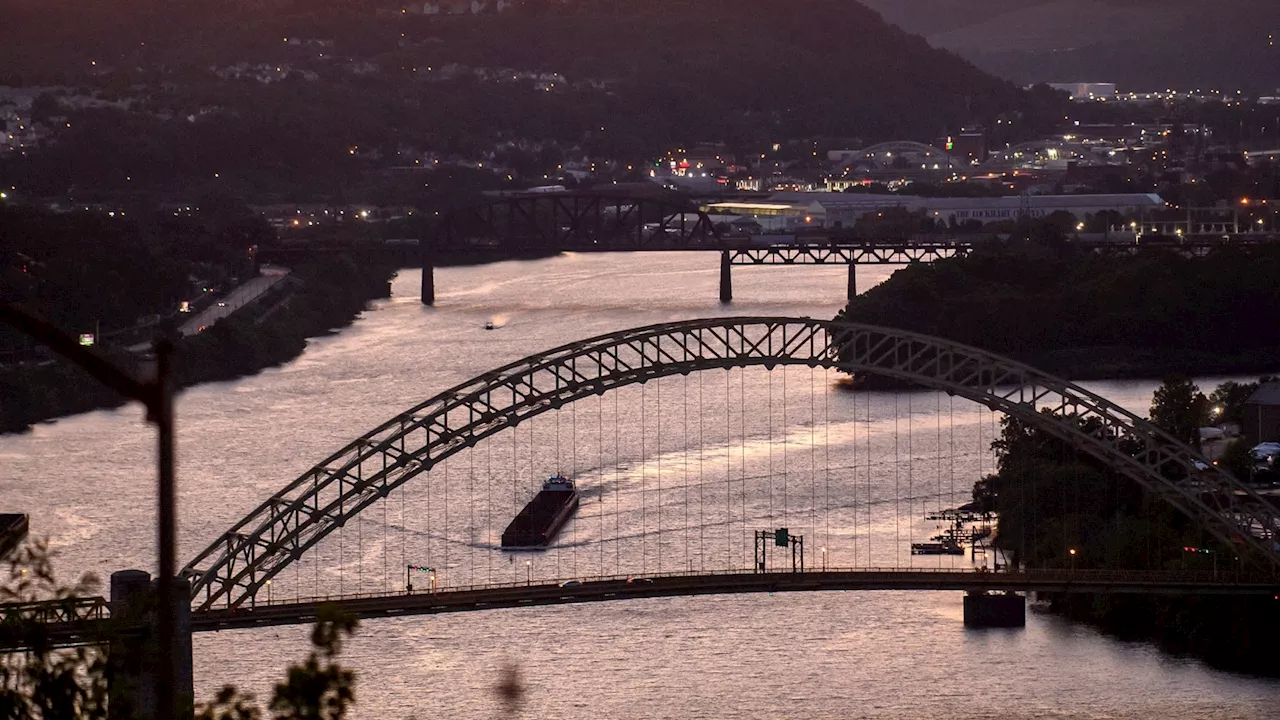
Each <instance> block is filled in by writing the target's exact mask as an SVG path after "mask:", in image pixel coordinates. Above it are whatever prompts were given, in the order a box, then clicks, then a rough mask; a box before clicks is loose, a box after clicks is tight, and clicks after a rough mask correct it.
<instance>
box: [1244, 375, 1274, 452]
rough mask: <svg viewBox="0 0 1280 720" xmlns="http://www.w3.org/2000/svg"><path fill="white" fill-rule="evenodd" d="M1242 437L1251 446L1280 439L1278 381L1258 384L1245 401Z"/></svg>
mask: <svg viewBox="0 0 1280 720" xmlns="http://www.w3.org/2000/svg"><path fill="white" fill-rule="evenodd" d="M1244 439H1245V442H1246V443H1248V444H1249V445H1250V446H1251V447H1252V446H1254V445H1258V444H1259V443H1265V442H1276V441H1280V382H1270V383H1265V384H1263V385H1260V386H1258V389H1257V390H1255V391H1254V392H1253V394H1252V395H1250V396H1249V399H1248V400H1246V401H1245V403H1244Z"/></svg>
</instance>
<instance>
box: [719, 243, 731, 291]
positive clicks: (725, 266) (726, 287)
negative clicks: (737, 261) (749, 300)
mask: <svg viewBox="0 0 1280 720" xmlns="http://www.w3.org/2000/svg"><path fill="white" fill-rule="evenodd" d="M720 302H722V303H730V302H733V262H732V261H731V260H730V259H729V251H728V250H721V251H720Z"/></svg>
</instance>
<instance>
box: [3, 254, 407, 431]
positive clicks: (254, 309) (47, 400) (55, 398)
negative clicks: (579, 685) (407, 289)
mask: <svg viewBox="0 0 1280 720" xmlns="http://www.w3.org/2000/svg"><path fill="white" fill-rule="evenodd" d="M394 275H395V268H394V267H393V266H391V265H387V264H382V263H378V262H370V261H368V260H363V261H360V262H357V261H355V260H353V259H352V258H350V257H348V256H345V255H333V256H328V257H322V258H316V259H313V260H311V261H309V262H307V263H305V264H303V265H301V266H299V267H296V268H294V271H293V276H294V277H295V278H296V279H297V281H298V282H296V283H293V286H292V287H290V288H289V289H287V290H284V291H281V292H278V293H274V294H272V295H271V296H269V297H266V298H263V299H262V300H260V301H259V302H257V303H255V304H254V305H253V306H251V307H246V308H245V309H243V310H241V311H240V312H237V313H236V314H234V315H232V316H230V317H227V318H225V319H223V320H221V321H219V322H218V323H217V324H215V325H213V326H212V327H210V328H209V329H207V330H205V331H204V332H201V333H199V334H197V335H193V336H191V337H187V338H183V339H181V340H179V341H178V343H177V354H176V359H175V368H176V376H177V382H178V386H179V387H180V388H185V387H190V386H192V385H196V384H199V383H204V382H216V381H221V380H231V379H234V378H237V377H243V376H245V375H251V374H254V373H257V372H260V371H262V370H264V369H266V368H269V367H275V366H278V365H281V364H284V363H286V362H289V361H290V360H293V359H294V358H296V357H298V356H299V355H301V354H302V352H303V350H304V349H306V346H307V340H308V339H309V338H313V337H319V336H322V335H327V334H330V333H332V332H334V331H335V330H336V329H338V328H342V327H345V326H347V325H349V324H351V323H352V322H353V321H354V320H355V318H356V316H358V315H359V314H360V313H361V312H362V311H363V310H365V309H366V308H367V307H368V303H369V302H370V301H371V300H374V299H378V298H385V297H387V296H388V292H389V284H388V283H389V281H390V279H391V278H392V277H393V276H394ZM104 352H105V353H106V354H107V355H108V356H110V357H112V358H113V359H115V360H116V361H117V362H118V363H119V364H121V365H125V366H128V365H132V364H136V363H137V359H136V358H134V357H133V356H131V355H129V354H128V353H127V352H125V351H124V350H122V349H119V348H104ZM0 397H4V398H5V402H4V403H3V404H2V405H0V433H15V432H23V431H25V430H27V429H28V428H30V427H31V426H32V425H34V424H36V423H40V422H46V421H49V420H52V419H55V418H58V417H64V416H66V415H72V414H76V413H82V412H88V411H90V410H97V409H102V408H111V407H118V406H120V405H122V404H123V403H124V402H125V400H124V399H123V398H121V397H120V396H119V395H117V394H116V393H114V392H112V391H111V390H108V389H107V388H105V387H103V386H102V385H101V384H100V383H98V382H97V381H96V380H94V379H93V378H91V377H90V376H89V375H88V374H87V373H85V372H84V371H83V370H81V369H79V368H78V367H75V366H73V365H71V364H70V363H67V362H64V361H62V360H60V359H59V360H54V361H47V362H43V363H28V364H24V365H20V366H16V367H12V368H9V369H7V370H6V371H4V372H0Z"/></svg>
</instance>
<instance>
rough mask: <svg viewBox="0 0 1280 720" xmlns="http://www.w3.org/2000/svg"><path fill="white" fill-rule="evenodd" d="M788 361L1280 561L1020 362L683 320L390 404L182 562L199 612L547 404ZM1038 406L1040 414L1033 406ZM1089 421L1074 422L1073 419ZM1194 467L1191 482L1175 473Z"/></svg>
mask: <svg viewBox="0 0 1280 720" xmlns="http://www.w3.org/2000/svg"><path fill="white" fill-rule="evenodd" d="M779 365H800V366H809V367H815V368H816V367H823V368H829V369H839V370H844V371H849V372H865V373H872V374H877V375H881V376H886V377H889V378H895V379H898V380H904V381H909V382H911V383H914V384H917V385H920V386H924V387H927V388H931V389H934V390H940V391H945V392H947V393H950V394H953V395H959V396H961V397H964V398H967V399H969V400H972V401H975V402H977V403H979V404H982V405H985V406H987V407H989V408H991V409H992V410H996V411H1000V412H1003V413H1005V414H1007V415H1010V416H1013V417H1016V418H1018V419H1020V420H1023V421H1025V422H1027V423H1030V424H1033V425H1035V426H1038V427H1040V428H1042V429H1044V430H1046V431H1047V432H1049V433H1051V434H1053V435H1055V436H1057V437H1059V438H1061V439H1063V440H1066V441H1068V442H1070V443H1072V444H1073V445H1074V446H1075V447H1078V448H1079V449H1080V450H1082V451H1084V452H1086V453H1088V454H1090V455H1092V456H1094V457H1096V458H1099V459H1101V460H1103V461H1105V462H1107V463H1108V464H1110V465H1111V466H1113V467H1115V468H1116V469H1117V470H1119V471H1121V472H1123V473H1124V474H1125V475H1127V476H1128V477H1130V478H1132V479H1133V480H1135V481H1137V482H1138V483H1140V484H1141V485H1143V486H1144V487H1146V488H1147V489H1149V490H1150V491H1152V492H1153V493H1155V494H1156V495H1157V496H1159V497H1160V498H1161V499H1163V500H1165V501H1166V502H1168V503H1170V504H1171V505H1173V506H1174V507H1176V508H1178V509H1179V510H1180V511H1182V512H1183V513H1185V514H1186V515H1188V516H1189V517H1191V518H1192V519H1193V520H1195V521H1196V522H1198V523H1199V524H1200V525H1201V526H1202V527H1204V528H1205V529H1207V530H1208V531H1210V532H1212V533H1213V534H1214V535H1215V536H1216V537H1218V538H1219V539H1221V540H1223V541H1226V542H1231V541H1233V540H1234V541H1237V542H1240V543H1243V544H1245V545H1247V546H1249V547H1251V548H1252V549H1253V550H1255V551H1256V553H1257V555H1258V556H1259V558H1261V559H1262V560H1261V562H1262V563H1264V564H1269V565H1270V567H1271V568H1272V569H1273V570H1275V569H1280V549H1277V545H1276V538H1277V537H1278V536H1280V512H1278V511H1277V509H1276V508H1275V507H1273V506H1271V505H1270V504H1268V503H1267V502H1266V501H1265V500H1264V499H1263V498H1261V497H1260V496H1259V495H1258V494H1257V493H1256V492H1254V491H1253V490H1251V489H1250V488H1248V487H1247V486H1244V485H1242V484H1240V483H1239V482H1237V481H1236V480H1235V479H1234V478H1233V477H1231V476H1230V475H1228V474H1226V473H1225V472H1224V471H1222V470H1219V469H1218V468H1216V467H1214V466H1209V468H1208V469H1207V470H1204V471H1200V470H1199V469H1198V468H1200V467H1204V463H1203V459H1202V458H1201V457H1200V456H1199V454H1198V453H1196V452H1195V451H1194V450H1192V449H1191V448H1190V447H1188V446H1186V445H1184V444H1182V443H1180V442H1178V441H1177V440H1175V439H1174V438H1173V437H1171V436H1170V435H1168V434H1166V433H1164V432H1163V431H1161V430H1159V429H1158V428H1156V427H1155V426H1153V425H1151V424H1150V423H1148V422H1146V421H1145V420H1143V419H1142V418H1140V417H1138V416H1136V415H1134V414H1133V413H1130V412H1128V411H1126V410H1124V409H1123V408H1121V407H1119V406H1117V405H1115V404H1114V403H1112V402H1110V401H1108V400H1106V399H1105V398H1102V397H1100V396H1099V395H1097V394H1095V393H1092V392H1090V391H1088V390H1085V389H1084V388H1081V387H1079V386H1077V385H1074V384H1072V383H1069V382H1067V381H1064V380H1061V379H1058V378H1055V377H1052V376H1050V375H1047V374H1045V373H1042V372H1040V371H1037V370H1035V369H1034V368H1031V367H1029V366H1027V365H1024V364H1021V363H1018V362H1015V361H1012V360H1009V359H1006V358H1003V357H1000V356H998V355H995V354H992V353H989V352H986V351H983V350H979V349H976V348H972V347H968V346H964V345H960V344H957V343H953V342H950V341H947V340H943V339H939V338H934V337H929V336H925V335H920V334H917V333H912V332H907V331H903V330H894V329H890V328H882V327H874V326H868V325H861V324H855V323H847V322H841V321H826V320H813V319H809V318H784V317H744V318H717V319H705V320H691V321H686V322H675V323H668V324H661V325H652V326H648V327H642V328H636V329H632V330H623V331H619V332H615V333H610V334H607V335H602V336H599V337H595V338H591V339H589V340H583V341H579V342H574V343H570V344H567V345H564V346H561V347H559V348H555V349H553V350H550V351H547V352H544V353H539V354H537V355H532V356H530V357H527V358H525V359H523V360H520V361H517V362H514V363H511V364H509V365H506V366H504V367H501V368H498V369H496V370H492V371H490V372H487V373H484V374H482V375H479V376H477V377H475V378H473V379H472V380H469V381H467V382H465V383H462V384H460V385H458V386H456V387H454V388H451V389H449V390H446V391H444V392H442V393H440V394H439V395H437V396H435V397H433V398H431V399H430V400H427V401H426V402H423V403H421V404H420V405H418V406H416V407H414V408H412V409H410V410H408V411H405V412H403V413H400V414H399V415H397V416H396V417H394V418H392V419H391V420H389V421H387V422H386V423H384V424H383V425H381V426H380V427H378V428H376V429H374V430H372V431H371V432H369V433H367V434H365V435H364V436H362V437H360V438H359V439H357V440H354V441H352V442H351V443H350V444H348V445H347V446H346V447H344V448H342V449H341V450H339V451H338V452H336V453H334V454H333V455H331V456H330V457H328V458H326V459H325V460H324V461H323V462H321V463H320V464H319V465H316V466H315V467H313V468H312V469H310V470H308V471H307V472H306V473H304V474H303V475H302V476H300V477H299V478H297V479H296V480H294V481H293V482H292V483H290V484H289V485H288V486H287V487H285V488H284V489H282V490H281V491H280V492H279V493H277V494H276V495H275V496H273V497H272V498H270V499H269V500H267V501H266V502H264V503H263V504H262V505H260V506H259V507H258V508H257V509H256V510H254V511H253V512H252V513H250V514H249V515H248V516H247V517H245V518H244V519H243V520H241V521H240V522H239V523H238V524H237V525H236V526H235V527H233V528H232V529H230V530H229V531H227V532H226V533H224V534H223V535H222V536H221V537H220V538H218V539H217V540H216V541H214V542H213V543H212V544H211V545H209V547H207V548H206V549H205V550H204V551H203V552H201V553H200V554H199V555H198V556H197V557H196V558H195V559H194V560H192V561H191V562H190V563H189V564H188V565H187V566H186V567H185V568H184V569H183V571H182V575H183V577H185V578H186V579H188V580H189V581H190V582H191V587H192V602H193V604H194V605H195V606H196V608H197V609H199V610H209V609H211V608H213V607H215V606H225V607H229V608H235V607H239V606H241V605H242V604H243V603H245V602H246V601H247V600H249V599H251V598H252V597H254V595H255V593H256V592H257V591H258V590H259V589H260V588H261V587H263V586H264V584H267V583H269V581H270V580H271V578H272V577H274V576H275V575H277V574H279V573H280V572H281V571H282V570H283V569H284V568H286V567H287V566H289V565H290V564H291V563H293V562H295V561H297V560H298V559H299V558H300V557H301V556H302V555H303V554H304V553H305V552H306V551H307V550H308V549H310V548H312V547H313V546H315V545H316V544H317V543H319V542H320V540H322V539H323V538H324V537H325V536H327V535H328V534H330V533H332V532H334V531H335V530H337V529H338V528H340V527H342V526H343V525H344V524H345V523H346V522H347V521H348V520H350V519H352V518H354V517H355V516H357V515H358V514H359V513H361V512H363V511H364V510H365V509H367V508H369V507H370V506H371V505H374V504H375V503H377V502H379V501H380V500H384V499H386V497H387V496H388V495H389V493H390V492H391V491H392V490H394V489H395V488H397V487H399V486H401V485H403V484H405V483H407V482H408V481H410V480H412V479H413V478H414V477H416V476H417V475H419V474H421V473H423V472H425V471H428V470H430V469H431V468H432V467H433V466H435V465H437V464H439V463H441V462H443V461H444V460H445V459H447V458H449V457H450V456H452V455H454V454H456V453H458V452H460V451H462V450H464V449H467V448H469V447H472V446H474V445H475V444H476V443H478V442H479V441H480V440H482V439H484V438H487V437H490V436H492V435H495V434H497V433H499V432H501V431H503V430H506V429H509V428H514V427H515V426H517V425H519V424H520V423H521V422H523V421H525V420H528V419H530V418H532V417H535V416H537V415H539V414H541V413H544V412H547V411H549V410H555V409H558V408H560V407H562V406H564V405H567V404H569V403H572V402H574V401H576V400H579V399H582V398H585V397H588V396H591V395H596V394H603V393H605V392H606V391H608V390H612V389H616V388H620V387H623V386H626V385H631V384H635V383H644V382H647V381H649V380H653V379H656V378H661V377H665V376H671V375H687V374H689V373H693V372H697V371H703V370H711V369H717V368H719V369H729V368H745V367H753V366H762V367H764V368H766V369H773V368H774V367H776V366H779ZM1043 410H1050V411H1052V412H1051V413H1045V412H1042V411H1043ZM1077 416H1078V417H1085V418H1089V419H1091V420H1093V421H1095V422H1096V424H1097V426H1098V428H1099V429H1098V430H1097V431H1094V432H1085V431H1083V430H1082V429H1081V427H1080V424H1079V423H1078V422H1077V420H1076V417H1077ZM1193 476H1194V478H1195V479H1194V481H1191V480H1190V478H1192V477H1193Z"/></svg>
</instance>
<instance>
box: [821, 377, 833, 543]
mask: <svg viewBox="0 0 1280 720" xmlns="http://www.w3.org/2000/svg"><path fill="white" fill-rule="evenodd" d="M830 397H831V373H830V371H828V370H827V369H826V368H823V369H822V432H823V435H822V483H823V485H822V507H823V516H824V517H823V528H824V529H823V542H822V546H823V547H825V548H831V547H832V545H831V402H830V399H829V398H830Z"/></svg>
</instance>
